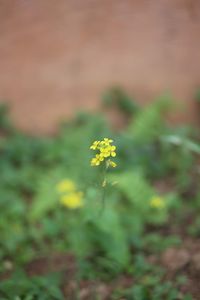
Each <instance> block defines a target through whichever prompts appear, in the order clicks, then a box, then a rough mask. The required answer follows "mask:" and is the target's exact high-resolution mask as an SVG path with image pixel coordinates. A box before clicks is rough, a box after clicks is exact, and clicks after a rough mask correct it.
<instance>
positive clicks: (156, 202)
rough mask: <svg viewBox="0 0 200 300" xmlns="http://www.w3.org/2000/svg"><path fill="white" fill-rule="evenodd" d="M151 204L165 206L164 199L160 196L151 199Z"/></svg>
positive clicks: (156, 206) (155, 206)
mask: <svg viewBox="0 0 200 300" xmlns="http://www.w3.org/2000/svg"><path fill="white" fill-rule="evenodd" d="M150 206H151V207H153V208H158V209H161V208H164V207H165V202H164V199H163V198H161V197H158V196H154V197H152V198H151V200H150Z"/></svg>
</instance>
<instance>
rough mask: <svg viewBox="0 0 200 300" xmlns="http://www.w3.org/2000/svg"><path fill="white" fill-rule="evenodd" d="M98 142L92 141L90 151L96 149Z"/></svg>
mask: <svg viewBox="0 0 200 300" xmlns="http://www.w3.org/2000/svg"><path fill="white" fill-rule="evenodd" d="M99 144H100V141H94V143H93V144H92V146H90V149H92V150H96V149H97V147H98V146H99Z"/></svg>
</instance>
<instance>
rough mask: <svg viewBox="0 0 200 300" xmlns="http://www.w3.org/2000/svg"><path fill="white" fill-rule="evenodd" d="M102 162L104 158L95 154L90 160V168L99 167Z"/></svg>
mask: <svg viewBox="0 0 200 300" xmlns="http://www.w3.org/2000/svg"><path fill="white" fill-rule="evenodd" d="M103 160H104V157H103V156H102V155H101V154H96V156H95V157H94V158H92V160H91V166H99V165H100V163H101V162H102V161H103Z"/></svg>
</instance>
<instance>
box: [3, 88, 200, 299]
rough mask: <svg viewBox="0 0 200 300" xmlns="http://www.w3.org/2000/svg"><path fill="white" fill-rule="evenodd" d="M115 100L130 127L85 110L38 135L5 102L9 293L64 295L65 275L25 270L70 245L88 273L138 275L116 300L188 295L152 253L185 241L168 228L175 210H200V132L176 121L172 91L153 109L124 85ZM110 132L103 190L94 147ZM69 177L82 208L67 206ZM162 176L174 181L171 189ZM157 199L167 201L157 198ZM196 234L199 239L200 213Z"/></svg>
mask: <svg viewBox="0 0 200 300" xmlns="http://www.w3.org/2000/svg"><path fill="white" fill-rule="evenodd" d="M106 97H107V98H106V99H107V100H106V101H108V102H109V101H110V102H109V103H110V104H111V105H117V106H118V108H120V109H121V110H122V111H123V112H124V113H125V114H127V115H129V116H130V117H131V118H132V120H131V124H130V125H128V127H127V128H124V130H123V132H122V133H116V132H113V131H112V129H111V128H110V127H109V126H108V124H107V122H106V121H105V119H104V118H103V116H101V115H99V114H98V115H94V114H88V113H79V115H77V117H76V118H75V119H74V120H72V121H71V122H67V123H65V124H62V126H61V127H60V129H59V132H58V134H57V135H56V136H53V137H30V136H27V135H25V134H23V133H21V132H18V131H17V130H15V129H13V128H12V125H10V123H9V122H10V121H8V120H9V119H8V118H7V115H6V109H5V108H4V107H2V109H0V129H1V132H2V135H1V139H0V153H1V155H0V212H1V217H0V232H1V240H0V262H1V267H0V276H1V275H2V278H5V277H6V276H7V275H6V274H7V273H8V272H10V275H9V276H8V279H7V280H2V283H0V298H1V299H15V298H16V299H26V300H30V299H62V292H61V288H60V286H61V283H62V280H63V278H62V273H61V272H60V273H59V274H48V275H44V276H37V277H35V276H34V277H32V278H31V279H30V278H29V277H28V276H27V275H26V273H25V271H24V272H20V270H21V269H23V270H26V265H27V263H29V262H31V261H32V260H34V259H37V258H38V257H42V256H45V257H46V256H47V257H48V256H49V255H51V254H52V253H63V252H64V253H65V252H67V253H71V254H73V256H75V258H76V261H77V263H78V269H77V273H78V275H79V276H80V278H87V279H94V278H96V279H98V280H105V281H109V280H111V279H113V278H116V277H117V276H120V274H122V273H123V274H125V276H126V274H129V275H130V276H132V277H133V282H134V284H133V285H132V286H131V287H130V288H128V289H126V288H125V289H124V288H119V289H117V287H116V289H115V291H113V293H112V297H113V298H111V299H120V298H122V297H123V298H125V299H134V300H135V299H145V300H146V299H150V300H151V299H152V300H155V299H167V300H170V299H176V297H177V295H179V287H177V285H176V284H175V283H173V284H172V283H168V282H167V283H166V282H164V281H163V278H164V277H163V276H164V275H163V272H161V271H158V270H157V268H156V266H150V265H149V264H148V262H147V261H146V259H145V255H146V253H148V254H154V255H155V254H156V255H160V253H161V252H162V251H164V250H165V249H167V248H168V247H170V246H172V245H178V244H179V243H180V237H179V236H176V235H174V234H172V235H170V234H169V236H163V235H162V229H163V228H165V227H170V223H169V218H170V217H172V216H174V218H175V219H176V218H177V217H178V216H180V214H182V213H183V212H185V213H186V214H187V213H189V212H190V213H194V214H197V212H198V210H199V207H200V204H199V203H200V201H199V199H200V197H199V195H200V191H199V188H198V182H199V175H200V174H199V168H198V161H199V154H200V144H199V131H198V129H196V131H195V130H190V129H187V128H186V129H184V128H183V127H182V128H178V129H177V128H171V127H170V126H168V125H167V123H166V122H165V118H164V113H165V112H166V111H167V110H168V108H169V100H168V98H167V97H166V96H165V97H163V99H158V100H157V101H156V102H155V103H152V104H150V105H149V106H147V107H146V108H144V109H141V108H139V106H138V105H137V104H136V105H135V104H134V103H133V102H131V101H132V100H131V99H130V97H129V96H127V95H126V94H125V93H124V92H123V91H121V90H118V89H114V90H112V91H110V92H109V93H108V94H107V96H106ZM133 116H134V118H133ZM103 137H112V138H113V139H114V141H115V144H116V146H117V157H116V162H117V165H118V166H117V168H116V169H113V170H112V171H111V172H109V175H108V177H107V184H106V187H105V188H104V190H103V188H102V169H101V168H98V167H97V168H94V167H93V168H92V167H91V166H90V159H91V156H92V155H93V153H91V152H90V150H89V146H90V144H91V142H93V141H94V140H96V139H102V138H103ZM65 178H66V179H70V180H72V181H74V182H75V183H76V186H77V189H78V191H81V192H82V193H83V202H84V206H83V207H81V208H79V209H77V210H70V209H68V208H67V207H65V206H63V205H62V204H61V203H60V195H59V193H58V191H57V189H56V186H57V184H58V183H59V182H60V181H61V180H62V179H65ZM157 181H159V182H160V181H161V182H164V183H166V182H168V181H170V182H171V183H172V184H171V185H169V186H168V188H167V189H163V190H162V189H158V188H156V186H157ZM103 195H104V196H105V197H104V196H103ZM187 195H191V197H190V198H189V201H188V196H187ZM155 197H157V198H159V199H161V202H162V203H163V206H162V207H153V206H152V205H151V201H152V198H155ZM179 219H180V220H181V218H179ZM179 219H178V218H177V220H176V222H177V224H179V223H178V222H179ZM188 231H189V233H190V234H191V235H193V236H199V218H198V217H197V216H196V217H195V218H194V222H193V224H191V225H190V226H189V227H188ZM143 254H144V255H143ZM14 270H15V271H14ZM182 298H183V299H184V296H183V297H182ZM185 299H187V298H185ZM188 299H189V298H188Z"/></svg>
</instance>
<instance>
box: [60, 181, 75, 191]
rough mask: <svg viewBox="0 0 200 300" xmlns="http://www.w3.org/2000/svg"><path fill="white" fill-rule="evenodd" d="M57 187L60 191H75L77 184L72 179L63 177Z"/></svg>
mask: <svg viewBox="0 0 200 300" xmlns="http://www.w3.org/2000/svg"><path fill="white" fill-rule="evenodd" d="M56 189H57V191H58V192H59V193H65V192H72V191H75V189H76V185H75V183H74V182H73V181H72V180H70V179H63V180H62V181H60V182H59V183H58V184H57V186H56Z"/></svg>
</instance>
